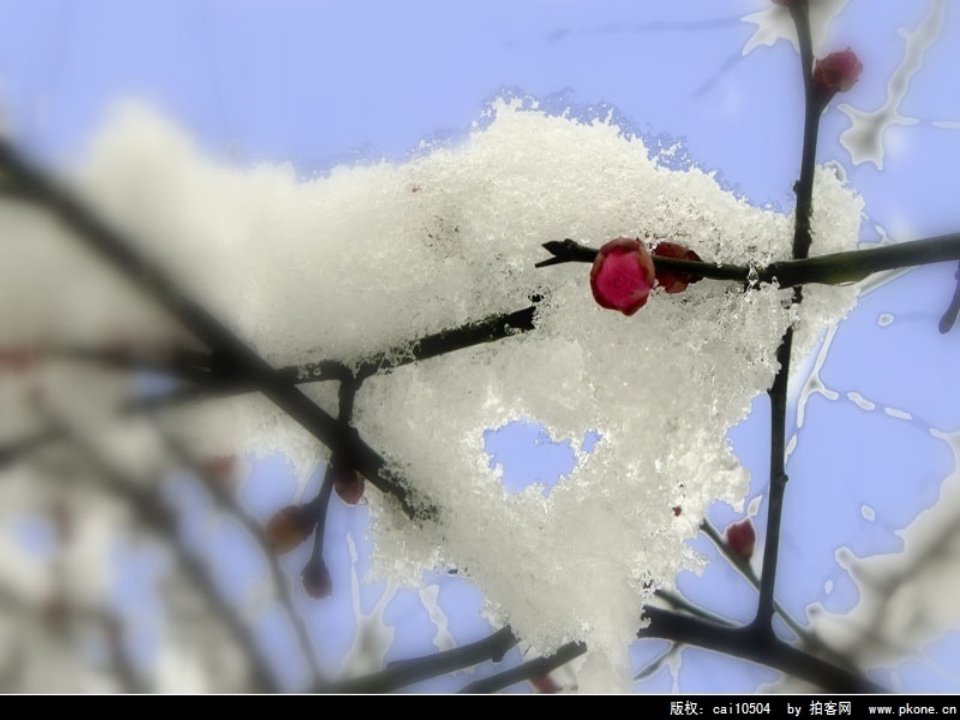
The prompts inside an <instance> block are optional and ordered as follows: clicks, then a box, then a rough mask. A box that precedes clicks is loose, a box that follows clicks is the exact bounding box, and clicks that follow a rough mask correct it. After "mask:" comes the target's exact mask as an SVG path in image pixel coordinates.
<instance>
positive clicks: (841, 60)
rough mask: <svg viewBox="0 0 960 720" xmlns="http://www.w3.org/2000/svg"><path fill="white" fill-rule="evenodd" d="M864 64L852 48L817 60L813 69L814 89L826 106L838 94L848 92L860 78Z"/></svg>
mask: <svg viewBox="0 0 960 720" xmlns="http://www.w3.org/2000/svg"><path fill="white" fill-rule="evenodd" d="M861 70H863V64H862V63H861V62H860V60H859V58H857V56H856V54H855V53H854V52H853V50H851V49H850V48H847V49H846V50H843V51H841V52H835V53H830V54H829V55H827V56H826V57H825V58H821V59H819V60H817V62H816V64H815V65H814V68H813V89H814V92H815V93H816V94H817V96H818V97H819V98H820V100H821V101H822V102H823V103H824V104H825V103H828V102H829V101H830V99H831V98H832V97H833V96H834V95H836V94H837V93H838V92H841V91H844V92H845V91H847V90H849V89H850V88H852V87H853V86H854V84H855V83H856V82H857V79H858V78H859V77H860V71H861Z"/></svg>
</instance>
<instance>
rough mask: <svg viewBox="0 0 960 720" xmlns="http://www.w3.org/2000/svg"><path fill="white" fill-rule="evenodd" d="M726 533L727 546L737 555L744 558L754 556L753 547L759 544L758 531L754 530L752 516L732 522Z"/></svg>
mask: <svg viewBox="0 0 960 720" xmlns="http://www.w3.org/2000/svg"><path fill="white" fill-rule="evenodd" d="M724 535H725V537H726V539H727V546H728V547H729V548H730V549H731V550H732V551H733V553H734V554H735V555H737V556H738V557H741V558H743V559H744V560H749V559H750V558H752V557H753V549H754V548H755V547H756V545H757V531H756V530H754V528H753V521H752V520H751V519H750V518H747V519H746V520H741V521H740V522H738V523H733V524H731V525H730V526H728V527H727V530H726V532H725V533H724Z"/></svg>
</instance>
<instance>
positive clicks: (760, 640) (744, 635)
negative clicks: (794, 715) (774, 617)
mask: <svg viewBox="0 0 960 720" xmlns="http://www.w3.org/2000/svg"><path fill="white" fill-rule="evenodd" d="M646 615H647V617H648V618H650V625H649V626H648V627H646V628H644V629H642V630H641V631H640V632H639V633H637V636H638V637H654V638H662V639H664V640H673V641H674V642H683V643H687V644H689V645H696V646H697V647H702V648H705V649H708V650H713V651H716V652H721V653H726V654H727V655H732V656H734V657H738V658H742V659H744V660H751V661H753V662H756V663H760V664H761V665H767V666H769V667H771V668H774V669H775V670H780V671H781V672H784V673H787V674H789V675H794V676H796V677H798V678H800V679H802V680H806V681H807V682H811V683H814V684H815V685H819V686H820V687H822V688H824V690H826V691H827V692H834V693H882V692H886V690H885V689H884V688H882V687H880V686H879V685H876V684H875V683H873V682H871V681H870V680H868V679H866V678H864V677H862V676H860V675H858V674H857V673H853V672H850V671H849V670H846V669H844V668H841V667H837V666H835V665H832V664H830V663H828V662H825V661H823V660H820V659H819V658H817V657H814V656H813V655H809V654H807V653H805V652H802V651H800V650H797V649H796V648H794V647H791V646H790V645H787V644H786V643H784V642H782V641H780V640H779V639H777V638H776V637H775V636H773V635H766V634H764V635H761V634H758V633H756V632H755V631H754V630H753V629H752V628H751V627H750V626H747V627H740V628H730V627H724V626H720V625H714V624H713V623H710V622H706V621H704V620H700V619H699V618H695V617H691V616H689V615H676V614H675V613H671V612H669V611H666V610H661V609H660V608H655V607H648V608H647V609H646Z"/></svg>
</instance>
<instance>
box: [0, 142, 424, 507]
mask: <svg viewBox="0 0 960 720" xmlns="http://www.w3.org/2000/svg"><path fill="white" fill-rule="evenodd" d="M0 172H3V173H4V174H5V175H6V177H7V178H8V179H9V180H10V181H11V182H12V183H13V184H14V185H15V186H17V187H18V189H21V190H22V191H23V192H25V193H26V194H27V195H28V196H29V197H30V198H31V199H32V200H34V201H36V202H38V203H39V204H40V205H42V206H43V207H44V208H46V209H47V210H49V211H50V212H51V213H52V214H53V215H54V216H55V217H57V218H59V219H60V221H61V222H62V223H63V224H64V225H65V226H66V227H67V228H68V229H70V230H72V231H73V233H74V234H75V235H76V237H77V238H78V239H79V240H81V241H82V242H83V243H84V245H85V246H86V247H87V248H88V249H89V250H90V251H91V252H93V253H94V254H96V255H98V256H99V257H100V258H101V259H102V260H104V261H105V262H107V263H108V264H109V265H111V266H112V267H113V268H114V269H116V270H117V271H119V272H120V273H121V274H122V275H124V276H125V277H126V278H127V279H128V280H130V281H131V282H133V283H134V284H135V285H136V286H137V287H138V288H139V289H140V290H141V291H143V292H144V293H146V294H147V295H149V296H150V297H152V298H153V299H154V300H155V301H156V302H157V303H158V304H159V305H160V306H161V307H163V308H164V309H165V310H166V311H167V312H169V313H170V314H171V315H172V316H173V317H175V318H176V319H177V320H179V321H180V322H181V323H182V324H183V325H184V327H185V328H186V329H188V330H189V331H190V332H191V333H193V334H194V335H195V336H196V337H197V338H198V339H199V340H200V341H201V342H203V343H204V344H205V345H206V346H207V347H208V348H209V349H210V351H211V352H212V353H213V354H214V355H215V356H217V357H218V358H221V359H223V360H224V361H226V362H228V364H229V365H230V366H232V367H235V368H236V369H237V371H238V373H240V374H242V375H243V376H244V377H248V378H251V379H253V380H255V382H256V384H257V388H258V389H259V391H260V392H262V393H263V394H264V395H266V396H267V397H268V398H270V400H272V401H273V402H274V403H275V404H276V405H277V406H278V407H280V408H281V409H282V410H283V411H284V412H286V413H287V414H288V415H289V416H290V417H291V418H293V419H294V420H295V421H297V422H298V423H300V425H302V426H303V427H304V428H305V429H306V430H307V431H308V432H310V433H311V434H312V435H313V436H314V437H316V438H317V439H318V440H320V441H321V442H322V443H324V444H325V445H327V446H328V447H348V448H350V454H351V456H352V457H354V458H355V460H356V462H357V469H358V470H359V471H360V472H361V473H362V474H363V475H364V476H365V477H367V478H368V479H369V480H370V482H372V483H373V484H374V485H375V486H376V487H377V488H378V489H380V490H381V491H383V492H385V493H388V494H390V495H393V496H394V497H395V498H396V499H397V500H398V501H399V503H400V505H401V507H402V508H403V510H404V512H406V513H407V515H408V516H410V517H411V518H413V517H417V516H418V515H420V514H422V513H424V512H425V509H424V508H422V507H417V506H415V505H414V504H413V502H412V501H411V499H410V495H409V492H408V490H407V488H406V487H405V486H404V485H402V484H400V483H399V482H398V481H397V480H396V479H394V478H392V477H390V476H388V474H387V473H386V472H385V471H386V468H387V462H386V460H385V459H384V458H383V457H382V456H381V455H380V454H379V453H378V452H377V451H376V450H374V449H373V448H372V447H370V446H369V445H367V444H366V443H365V442H364V441H363V440H362V439H361V438H360V435H359V433H358V432H357V431H356V430H355V429H354V428H352V427H350V426H348V425H345V424H344V423H340V422H338V421H337V420H336V419H335V418H333V417H331V416H330V415H329V414H327V413H326V412H325V411H324V410H323V409H322V408H321V407H320V406H318V405H317V404H316V403H314V402H313V401H312V400H310V398H308V397H307V396H306V395H304V394H303V393H302V392H301V391H300V390H298V389H297V388H296V387H294V386H293V385H291V384H290V383H289V382H288V381H287V380H286V379H285V378H283V377H282V376H280V375H278V374H277V372H276V371H275V370H274V369H273V368H272V367H271V366H270V365H269V364H268V363H267V362H266V361H265V360H264V359H263V358H262V357H260V356H259V355H258V354H257V353H256V352H255V351H254V350H253V349H252V348H251V347H249V346H248V345H247V344H245V343H244V342H243V341H242V340H241V339H240V338H239V337H237V336H236V335H235V334H234V333H233V332H232V331H230V330H229V329H228V328H227V327H226V326H225V325H224V324H222V323H221V322H220V321H219V320H218V319H217V318H215V317H214V316H213V315H212V314H211V313H209V312H208V311H207V310H206V309H205V308H203V307H202V306H201V305H199V304H198V303H197V302H195V301H194V300H193V299H192V298H191V297H190V296H189V295H188V294H187V293H186V292H185V291H184V290H183V288H181V287H179V286H178V285H177V284H176V283H175V282H174V281H173V279H172V278H171V277H169V276H168V275H167V274H166V273H165V272H163V270H162V269H161V268H160V267H159V266H158V265H157V264H156V263H154V262H152V261H151V260H150V259H148V258H147V257H146V256H144V255H142V254H141V253H140V252H139V251H138V250H137V249H136V247H135V245H134V244H133V243H131V242H130V241H129V240H128V239H127V238H126V237H124V236H123V235H122V234H120V233H118V232H117V231H115V230H114V229H113V228H111V227H110V226H108V225H107V224H106V223H105V222H104V221H103V220H101V219H100V217H98V216H97V215H96V214H95V213H94V212H93V211H92V210H90V209H89V208H87V207H86V206H85V205H84V204H83V203H82V202H81V201H80V200H78V199H76V198H75V197H74V196H73V195H72V194H71V193H70V192H68V191H67V190H66V189H65V188H62V187H60V186H59V185H57V184H56V183H55V182H54V181H53V180H52V179H50V178H48V177H47V176H46V175H45V174H43V173H42V172H40V171H39V170H36V169H34V168H32V167H31V166H30V165H29V164H28V163H27V162H26V161H24V159H23V158H21V157H20V155H19V154H18V153H17V152H16V151H15V150H14V148H13V146H12V145H11V144H10V143H9V142H8V141H6V140H3V139H0ZM426 512H429V509H427V510H426Z"/></svg>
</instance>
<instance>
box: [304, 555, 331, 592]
mask: <svg viewBox="0 0 960 720" xmlns="http://www.w3.org/2000/svg"><path fill="white" fill-rule="evenodd" d="M300 582H301V583H302V584H303V589H304V591H305V592H306V593H307V595H309V596H310V597H312V598H314V599H316V600H321V599H323V598H326V597H330V595H331V594H332V593H333V580H331V578H330V571H329V570H327V564H326V563H325V562H324V561H323V560H322V559H320V558H316V559H314V558H311V559H310V560H309V561H308V562H307V566H306V567H305V568H304V569H303V572H301V573H300Z"/></svg>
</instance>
